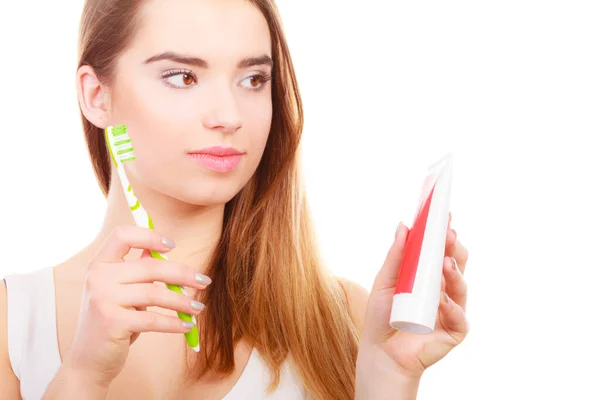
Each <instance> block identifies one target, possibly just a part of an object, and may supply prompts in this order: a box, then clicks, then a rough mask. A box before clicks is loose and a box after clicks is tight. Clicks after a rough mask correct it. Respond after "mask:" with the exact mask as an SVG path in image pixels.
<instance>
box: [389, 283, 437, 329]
mask: <svg viewBox="0 0 600 400" xmlns="http://www.w3.org/2000/svg"><path fill="white" fill-rule="evenodd" d="M439 304H440V300H439V299H437V298H436V299H424V298H422V297H418V296H416V295H414V294H412V293H400V294H397V295H395V296H394V299H393V302H392V312H391V315H390V325H391V326H392V328H394V329H397V330H399V331H403V332H408V333H417V334H427V333H431V332H433V330H434V328H435V320H436V318H437V312H438V307H439Z"/></svg>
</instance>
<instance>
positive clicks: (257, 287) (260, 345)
mask: <svg viewBox="0 0 600 400" xmlns="http://www.w3.org/2000/svg"><path fill="white" fill-rule="evenodd" d="M249 1H251V2H252V3H253V4H254V5H255V6H256V7H257V8H258V9H259V10H260V11H261V12H262V13H263V15H264V17H265V19H266V21H267V23H268V25H269V29H270V33H271V41H272V49H273V54H272V57H273V61H274V70H273V77H274V79H273V86H272V98H273V119H272V125H271V130H270V134H269V138H268V141H267V145H266V148H265V152H264V155H263V157H262V160H261V162H260V164H259V166H258V168H257V170H256V173H255V174H254V175H253V177H252V178H251V179H250V181H249V182H248V183H247V184H246V185H245V187H244V188H243V189H242V190H241V191H240V192H239V193H238V194H237V195H236V196H235V197H234V198H233V199H232V200H231V201H229V202H228V203H227V204H226V205H225V214H224V223H223V231H222V235H221V238H220V241H219V243H218V245H217V247H216V249H215V252H214V253H213V257H212V260H211V263H210V267H209V271H208V272H207V274H209V275H210V276H211V277H212V279H213V284H212V285H210V287H209V288H208V289H207V290H205V291H200V292H199V294H198V297H199V299H200V300H202V301H203V302H204V303H206V304H207V310H206V311H205V312H204V313H203V314H202V317H201V318H202V324H200V326H201V330H202V332H201V338H202V339H203V341H202V346H201V352H200V354H199V355H198V358H197V361H198V362H197V365H196V368H191V369H190V370H189V371H188V372H189V378H191V379H199V378H200V377H202V376H203V375H204V374H205V373H206V372H207V371H209V370H212V371H216V372H220V373H224V374H228V373H231V372H233V370H234V367H235V365H234V348H235V345H236V343H237V342H238V341H239V340H240V339H242V338H243V339H244V340H246V341H248V342H249V343H250V344H251V345H252V346H254V347H255V348H256V349H257V350H258V351H259V352H260V353H261V356H262V357H263V358H264V360H265V361H266V363H267V364H268V366H269V368H270V370H271V372H272V374H273V381H272V383H271V385H270V387H269V389H271V390H273V389H275V387H276V386H277V384H278V382H279V380H280V367H281V365H282V363H283V362H284V361H285V359H286V358H287V357H288V356H291V358H292V360H293V364H294V366H295V368H296V371H297V372H298V374H299V376H300V377H301V379H302V381H303V383H304V386H305V388H306V390H307V393H308V394H309V395H310V396H311V397H313V398H315V399H327V400H329V399H344V400H345V399H352V398H354V381H355V379H354V374H355V362H356V356H357V351H358V332H357V329H356V327H355V326H354V324H353V322H352V319H351V317H350V313H349V310H348V302H347V299H346V297H345V293H344V290H343V287H342V286H341V285H340V283H339V281H338V280H336V279H335V278H334V277H333V276H331V274H330V273H329V271H327V270H326V269H325V268H323V266H322V263H321V261H320V258H319V254H318V251H317V246H316V243H315V238H314V235H313V227H312V226H311V219H310V215H309V208H308V205H307V202H306V194H305V192H304V189H303V184H302V179H301V176H300V168H299V144H300V137H301V134H302V128H303V112H302V101H301V98H300V93H299V90H298V84H297V81H296V76H295V72H294V68H293V65H292V60H291V56H290V53H289V49H288V47H287V43H286V39H285V35H284V32H283V28H282V23H281V20H280V17H279V13H278V10H277V7H276V5H275V3H274V0H249ZM140 4H141V2H140V1H136V0H87V1H86V3H85V6H84V9H83V14H82V19H81V27H80V44H79V45H80V47H79V66H82V65H89V66H91V67H92V68H93V69H94V71H95V73H96V74H97V76H98V78H99V79H100V81H102V82H103V83H105V84H109V83H110V82H111V80H112V78H113V74H114V69H115V64H116V63H115V61H116V60H117V58H118V56H119V55H120V53H121V52H122V51H123V50H124V49H125V47H126V46H127V45H128V44H129V42H130V41H131V38H132V36H133V35H134V34H135V32H136V25H137V23H138V20H137V18H136V17H137V14H138V10H139V7H140ZM82 121H83V127H84V131H85V138H86V141H87V145H88V150H89V154H90V158H91V161H92V163H93V166H94V170H95V173H96V177H97V179H98V182H99V184H100V187H101V189H102V191H103V193H104V194H105V195H106V194H107V193H108V190H109V187H110V177H111V165H110V163H109V156H108V154H107V150H106V144H105V142H104V135H103V134H102V130H101V129H100V128H98V127H96V126H94V125H93V124H92V123H90V122H89V121H88V120H87V119H86V118H85V117H84V116H83V114H82Z"/></svg>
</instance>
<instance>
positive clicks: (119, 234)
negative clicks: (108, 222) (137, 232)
mask: <svg viewBox="0 0 600 400" xmlns="http://www.w3.org/2000/svg"><path fill="white" fill-rule="evenodd" d="M127 233H128V229H127V227H126V226H122V225H119V226H117V227H115V228H114V229H113V231H112V237H113V239H114V240H116V241H117V242H121V243H123V242H125V241H126V239H127Z"/></svg>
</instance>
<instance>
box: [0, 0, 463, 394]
mask: <svg viewBox="0 0 600 400" xmlns="http://www.w3.org/2000/svg"><path fill="white" fill-rule="evenodd" d="M79 56H80V59H79V68H78V70H77V89H78V94H79V104H80V107H81V112H82V120H83V125H84V130H85V136H86V140H87V145H88V148H89V152H90V156H91V160H92V162H93V165H94V168H95V172H96V175H97V178H98V181H99V183H100V186H101V189H102V190H103V192H104V194H105V195H106V196H107V200H108V202H107V203H108V207H107V211H106V218H105V221H104V224H103V226H102V228H101V230H100V232H99V234H98V236H97V238H96V239H95V240H94V241H93V242H92V243H91V244H90V245H89V246H88V247H86V248H85V249H83V250H82V251H81V252H79V253H78V254H76V255H75V256H73V257H72V258H71V259H69V260H67V261H65V262H64V263H62V264H61V265H57V266H54V267H53V268H45V269H41V270H38V271H37V272H35V273H30V274H21V275H14V276H8V277H6V286H4V285H0V287H1V293H0V314H1V315H0V318H5V319H7V321H8V324H7V325H6V324H2V330H0V343H1V346H2V347H1V348H0V357H1V358H2V359H1V368H2V369H1V370H0V373H1V376H0V377H1V379H2V382H3V384H2V388H1V389H0V391H1V393H0V394H1V396H0V397H2V398H7V399H12V398H19V397H20V396H21V397H22V398H24V399H33V398H40V397H43V398H46V399H71V398H77V399H83V398H86V399H88V398H89V399H95V398H99V399H104V398H110V399H129V398H144V399H171V398H184V399H185V398H201V399H221V398H225V399H228V400H236V399H260V398H273V399H274V398H278V399H290V400H293V399H299V398H314V399H351V398H357V399H383V398H392V397H393V398H415V396H416V393H417V389H418V384H419V379H420V377H421V375H422V373H423V372H424V370H425V369H426V368H427V367H429V366H430V365H432V364H434V363H435V362H437V361H438V360H440V359H441V358H442V357H444V356H445V355H446V354H447V353H448V352H449V351H450V350H451V349H452V348H453V347H454V346H456V345H457V344H458V343H460V342H461V341H462V340H463V339H464V337H465V335H466V334H467V330H468V328H467V320H466V317H465V312H464V308H465V301H466V286H465V283H464V281H463V279H462V275H461V271H464V268H465V263H466V259H467V251H466V249H465V248H464V247H463V246H462V245H461V244H460V243H458V242H457V240H456V232H454V231H453V230H451V229H449V231H448V239H447V251H446V255H447V257H446V258H445V259H444V278H445V279H444V286H445V290H444V288H442V292H441V295H440V312H439V319H438V323H437V329H436V331H435V333H433V334H431V335H410V334H405V333H401V332H396V331H394V330H392V329H391V328H390V326H389V324H388V319H389V314H390V307H391V302H392V295H393V291H394V286H395V283H396V277H397V274H398V267H399V264H400V260H401V257H402V252H403V246H404V242H405V239H406V236H407V233H408V230H407V228H406V227H405V226H404V225H402V224H400V226H399V228H398V230H397V232H396V238H395V242H394V244H393V245H392V247H391V249H390V251H389V254H388V257H387V259H386V261H385V263H384V265H383V267H382V269H381V271H380V272H379V274H378V276H377V278H376V281H375V283H374V285H373V288H372V291H371V293H370V295H369V294H368V293H366V291H364V290H363V289H362V288H361V287H360V286H359V285H356V284H353V283H351V282H346V281H342V280H340V279H336V278H335V277H332V276H330V275H329V274H328V273H327V271H326V269H325V268H324V267H323V265H322V264H321V263H320V261H319V259H318V252H317V248H316V245H315V242H314V238H313V236H312V231H311V225H310V220H309V215H308V207H307V204H306V201H305V196H304V193H303V191H302V185H301V182H300V179H299V170H298V160H297V150H298V145H299V141H300V136H301V132H302V122H303V116H302V105H301V100H300V96H299V92H298V87H297V83H296V79H295V75H294V69H293V67H292V63H291V59H290V54H289V52H288V48H287V45H286V41H285V38H284V34H283V31H282V27H281V23H280V20H279V16H278V14H277V11H276V8H275V5H274V4H273V0H251V1H243V0H231V1H222V0H178V1H172V0H171V1H169V0H146V1H133V0H128V1H125V0H89V1H87V2H86V3H85V6H84V11H83V16H82V21H81V32H80V55H79ZM119 124H126V125H127V127H128V131H129V133H130V136H131V138H132V140H133V143H135V153H136V157H137V159H136V161H134V162H132V163H130V164H129V165H128V174H129V176H130V180H131V184H132V186H133V187H134V188H135V190H136V194H137V195H138V197H139V198H140V201H141V202H142V204H144V206H145V208H146V209H147V210H148V212H149V214H150V215H151V216H152V217H153V220H154V225H155V227H156V231H150V230H146V229H143V228H137V227H135V226H132V225H133V220H132V218H131V215H130V211H129V209H128V206H127V203H126V201H125V198H124V196H123V194H122V193H121V191H120V187H119V182H118V176H117V175H116V173H115V171H114V169H112V168H111V165H110V163H109V156H108V154H107V150H106V145H105V142H104V136H103V128H105V127H106V126H109V125H119ZM217 147H218V148H217ZM223 148H226V149H227V151H225V152H224V151H223ZM231 154H233V155H231ZM148 250H156V251H161V252H169V253H168V254H169V259H170V261H160V260H155V259H153V258H150V257H148ZM164 282H169V283H173V284H180V285H184V286H186V287H188V288H189V293H188V294H189V295H190V296H192V297H193V300H192V299H191V298H190V297H186V296H184V295H179V294H176V293H174V292H171V291H169V290H168V289H167V288H166V287H165V285H164ZM446 293H447V295H446ZM176 311H183V312H187V313H193V314H194V315H196V316H197V319H198V326H199V329H200V337H201V349H200V352H199V353H195V352H193V351H191V350H190V349H189V348H188V347H187V346H186V342H185V340H184V337H183V333H184V332H186V331H187V330H189V329H190V327H189V326H186V325H185V324H183V323H182V321H181V320H179V319H178V318H177V317H176V314H175V312H176ZM142 332H143V334H142V335H140V333H142ZM167 333H171V334H167Z"/></svg>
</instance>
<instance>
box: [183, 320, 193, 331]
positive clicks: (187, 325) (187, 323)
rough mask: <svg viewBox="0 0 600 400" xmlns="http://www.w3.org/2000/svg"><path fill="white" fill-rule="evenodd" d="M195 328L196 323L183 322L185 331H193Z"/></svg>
mask: <svg viewBox="0 0 600 400" xmlns="http://www.w3.org/2000/svg"><path fill="white" fill-rule="evenodd" d="M193 327H194V323H193V322H188V321H184V322H183V329H185V330H188V331H189V330H191V329H192V328H193Z"/></svg>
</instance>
